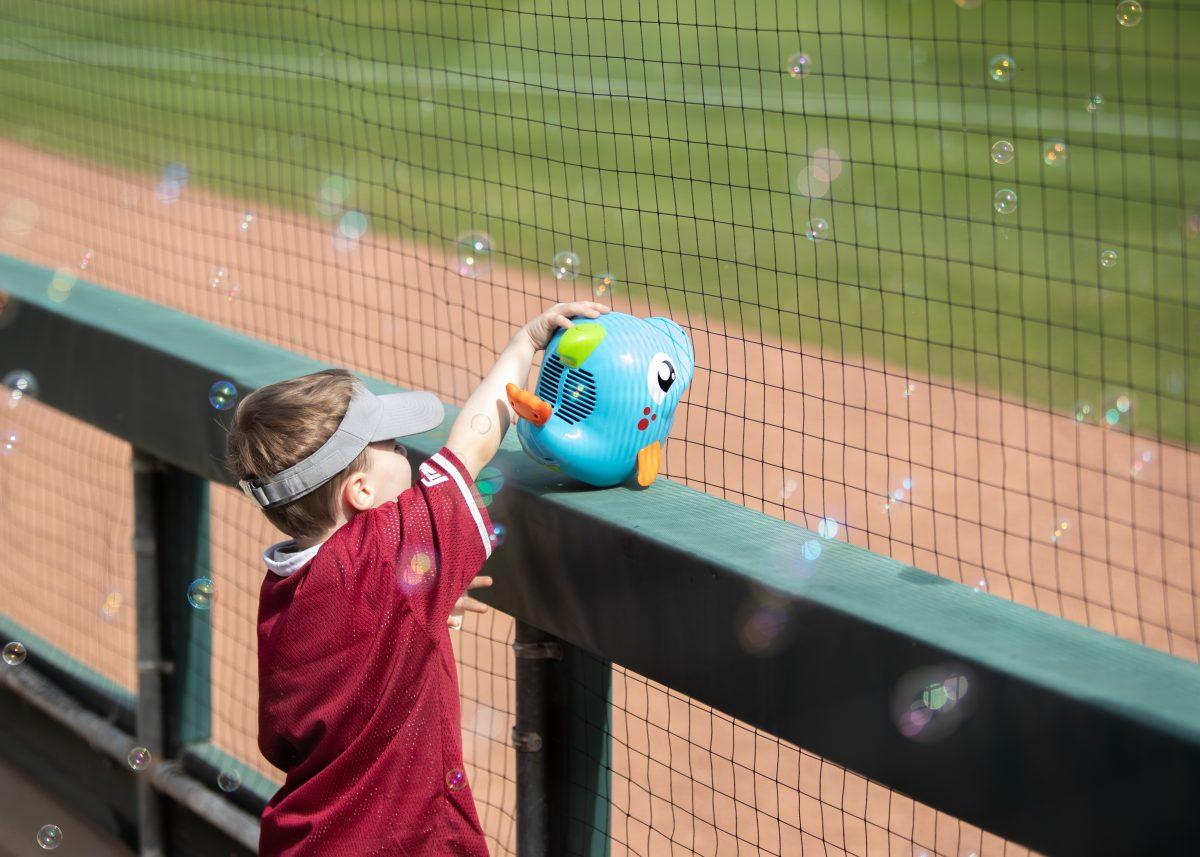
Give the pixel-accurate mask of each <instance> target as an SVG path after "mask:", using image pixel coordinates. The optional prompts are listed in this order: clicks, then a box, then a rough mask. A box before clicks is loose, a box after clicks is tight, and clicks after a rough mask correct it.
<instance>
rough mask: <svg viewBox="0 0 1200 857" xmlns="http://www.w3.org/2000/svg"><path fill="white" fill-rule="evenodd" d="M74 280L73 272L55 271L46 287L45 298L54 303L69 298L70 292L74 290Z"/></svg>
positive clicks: (64, 269)
mask: <svg viewBox="0 0 1200 857" xmlns="http://www.w3.org/2000/svg"><path fill="white" fill-rule="evenodd" d="M76 280H77V277H76V276H75V271H74V270H72V269H71V268H58V269H57V270H55V272H54V276H52V277H51V278H50V285H49V286H47V287H46V297H48V298H50V300H52V301H54V302H55V303H59V304H60V303H62V302H63V301H65V300H66V299H67V298H69V297H71V290H72V289H74V288H75V282H76Z"/></svg>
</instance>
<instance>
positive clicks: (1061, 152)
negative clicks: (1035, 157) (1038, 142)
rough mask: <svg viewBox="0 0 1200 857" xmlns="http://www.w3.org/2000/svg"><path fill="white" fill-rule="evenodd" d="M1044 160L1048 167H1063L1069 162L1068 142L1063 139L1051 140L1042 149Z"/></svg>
mask: <svg viewBox="0 0 1200 857" xmlns="http://www.w3.org/2000/svg"><path fill="white" fill-rule="evenodd" d="M1042 160H1043V161H1045V162H1046V166H1048V167H1061V166H1062V165H1063V164H1065V163H1066V162H1067V144H1066V143H1064V142H1063V141H1062V140H1051V141H1050V142H1048V143H1046V148H1045V149H1044V150H1043V151H1042Z"/></svg>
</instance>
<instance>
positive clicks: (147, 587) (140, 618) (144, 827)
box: [133, 449, 166, 857]
mask: <svg viewBox="0 0 1200 857" xmlns="http://www.w3.org/2000/svg"><path fill="white" fill-rule="evenodd" d="M162 469H163V468H162V465H161V463H160V462H159V461H158V459H156V458H154V456H152V455H149V454H147V453H145V452H142V451H141V450H138V449H135V450H134V451H133V531H134V535H133V551H134V559H135V566H136V579H137V672H138V695H137V741H138V743H139V745H140V746H142V747H145V748H147V749H148V750H149V751H150V753H151V757H152V758H154V759H160V758H162V757H163V755H164V753H165V752H166V744H165V742H164V741H163V737H164V728H165V724H166V718H165V717H164V715H163V692H162V674H163V672H164V669H163V664H162V648H161V636H160V635H161V627H162V623H161V616H160V613H159V607H160V599H159V564H158V544H157V532H158V520H157V514H158V512H157V509H158V505H159V504H158V498H159V490H158V476H159V473H160V472H161V471H162ZM137 789H138V793H137V799H138V837H139V853H140V854H141V855H142V857H162V855H163V854H164V853H165V851H164V846H163V840H164V830H163V805H162V797H161V796H160V795H159V794H158V792H156V791H155V789H154V785H153V783H152V782H151V781H150V778H149V777H139V778H138V780H137Z"/></svg>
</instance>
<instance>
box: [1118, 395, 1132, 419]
mask: <svg viewBox="0 0 1200 857" xmlns="http://www.w3.org/2000/svg"><path fill="white" fill-rule="evenodd" d="M1116 405H1117V410H1118V411H1120V412H1121V413H1123V414H1127V413H1129V407H1130V401H1129V397H1128V396H1125V395H1120V396H1117V401H1116Z"/></svg>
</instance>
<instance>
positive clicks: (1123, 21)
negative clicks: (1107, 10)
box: [1117, 0, 1142, 27]
mask: <svg viewBox="0 0 1200 857" xmlns="http://www.w3.org/2000/svg"><path fill="white" fill-rule="evenodd" d="M1117 23H1118V24H1120V25H1121V26H1122V27H1136V26H1137V25H1138V24H1140V23H1142V4H1141V3H1138V2H1137V0H1122V2H1120V3H1118V4H1117Z"/></svg>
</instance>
